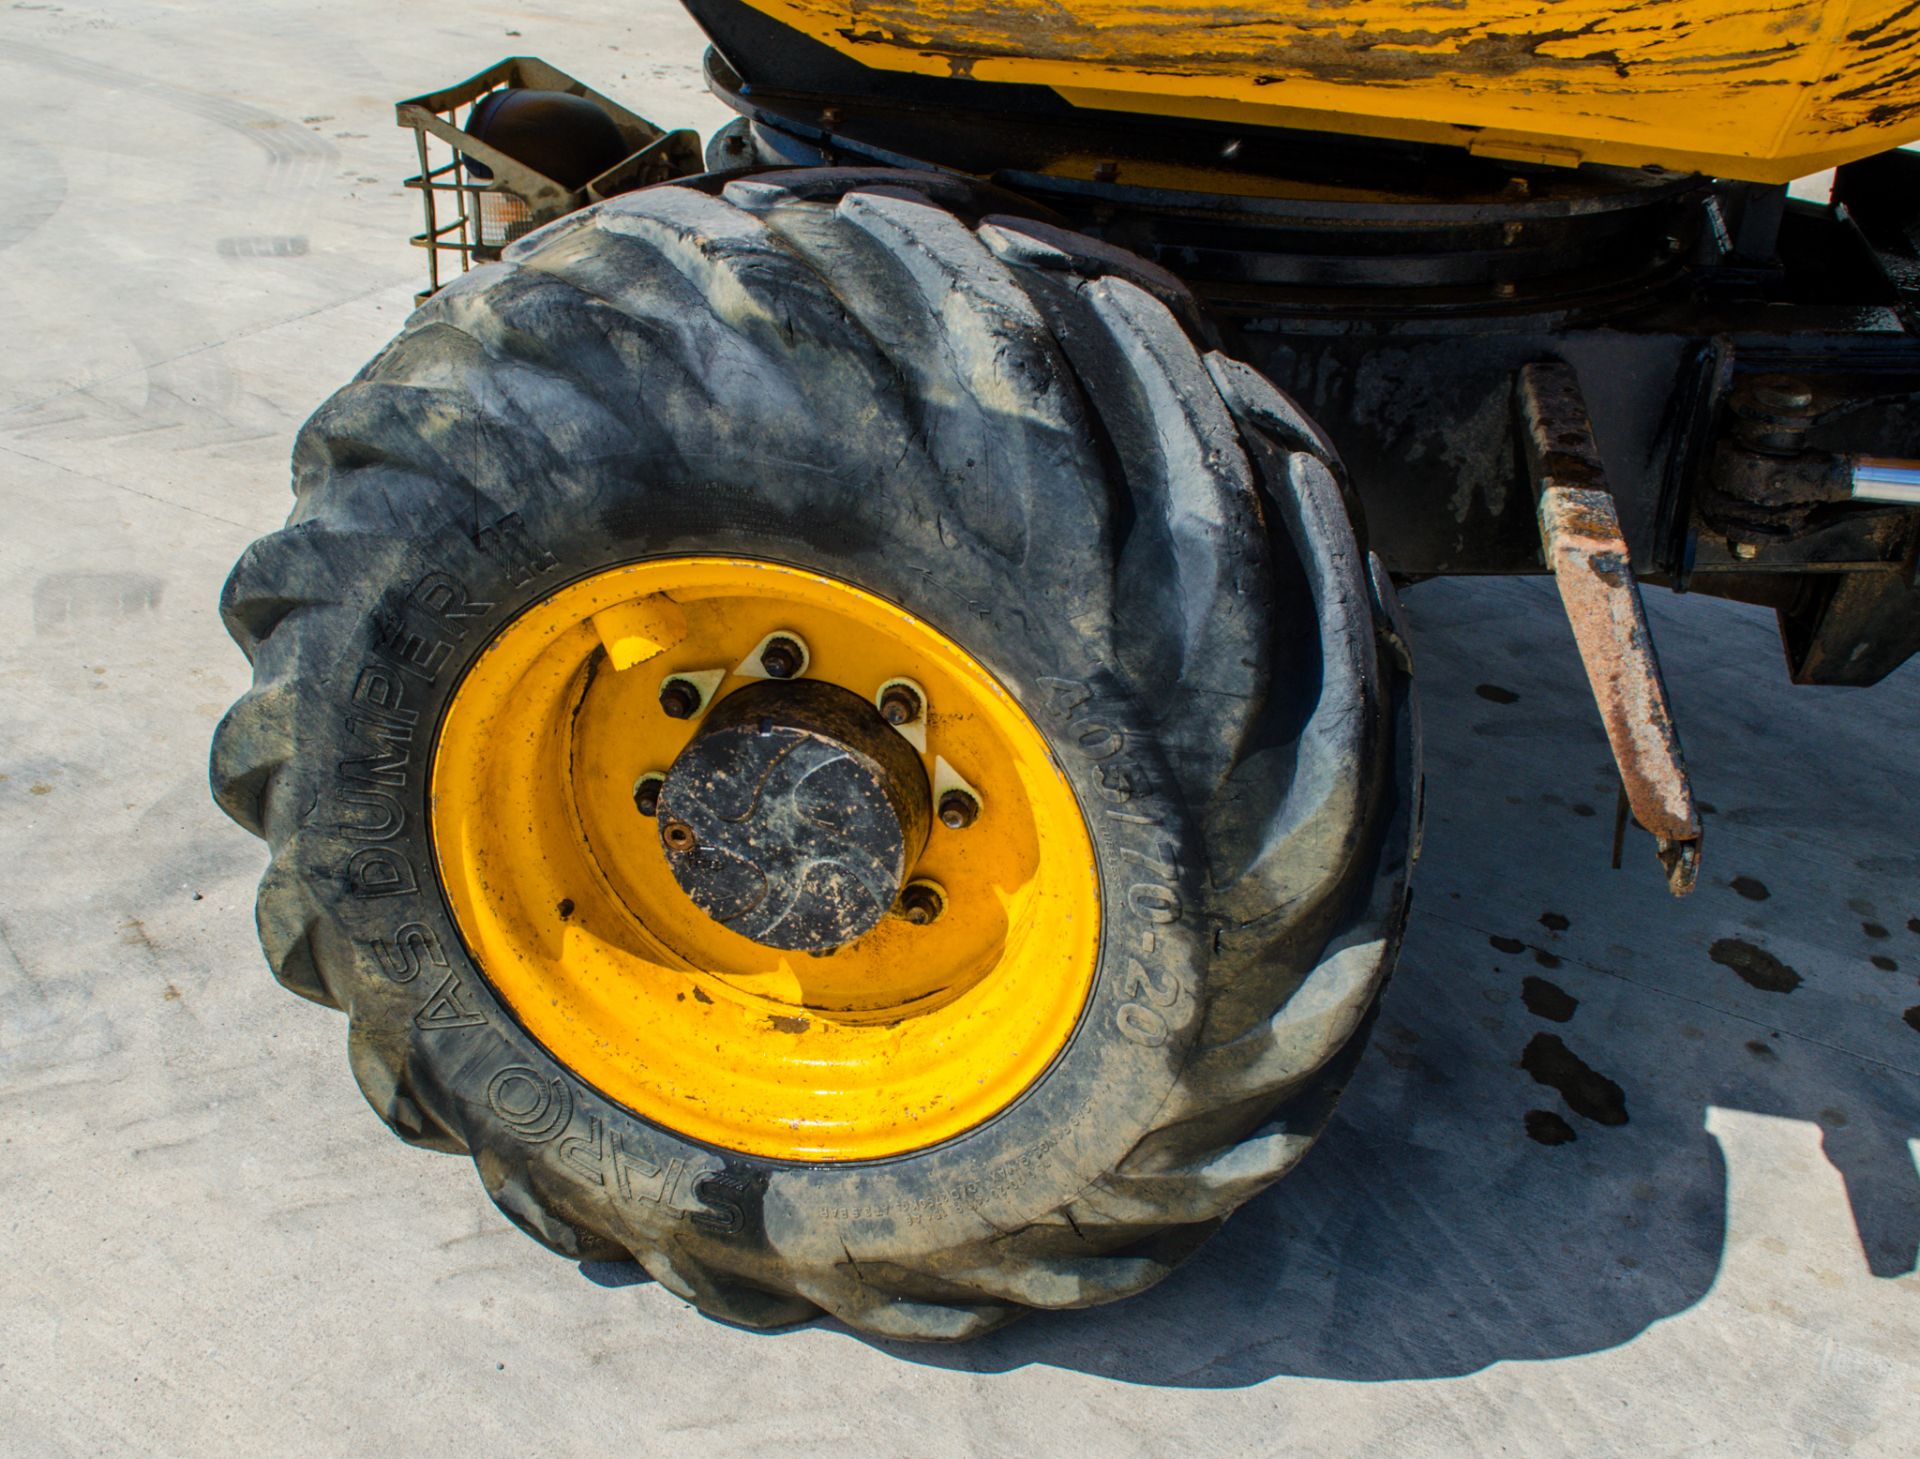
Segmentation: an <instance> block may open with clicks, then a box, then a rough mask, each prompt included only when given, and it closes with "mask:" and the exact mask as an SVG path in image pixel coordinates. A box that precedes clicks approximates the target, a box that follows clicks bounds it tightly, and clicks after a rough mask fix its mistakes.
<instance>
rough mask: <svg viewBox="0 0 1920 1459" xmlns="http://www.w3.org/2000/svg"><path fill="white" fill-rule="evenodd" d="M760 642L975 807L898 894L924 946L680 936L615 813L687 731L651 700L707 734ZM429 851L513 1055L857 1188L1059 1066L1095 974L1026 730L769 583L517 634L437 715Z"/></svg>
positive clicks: (933, 836)
mask: <svg viewBox="0 0 1920 1459" xmlns="http://www.w3.org/2000/svg"><path fill="white" fill-rule="evenodd" d="M784 634H791V635H794V636H795V637H797V638H798V639H800V640H801V641H802V642H803V643H804V644H805V646H806V650H807V653H808V663H807V667H806V669H805V673H806V676H807V677H808V678H812V679H819V680H824V681H826V682H828V683H832V684H837V685H840V686H842V687H844V688H847V689H850V690H852V691H854V692H856V693H858V694H860V695H861V696H862V697H863V698H868V699H870V700H871V699H873V698H875V697H876V696H877V695H878V694H879V693H880V691H881V689H882V687H883V686H885V685H886V684H888V683H889V682H891V681H894V680H897V679H903V678H904V679H909V680H911V681H912V682H913V683H914V684H915V685H916V686H917V687H918V688H919V690H920V691H921V692H922V693H923V694H924V703H925V714H924V716H923V718H922V720H921V721H920V722H919V723H918V725H917V726H911V725H910V726H908V727H906V730H905V731H904V732H906V733H908V735H909V738H910V739H916V738H917V739H918V740H919V741H920V743H917V744H916V746H915V748H916V749H917V750H919V751H920V752H921V754H922V757H923V763H924V765H925V767H926V770H927V773H928V777H929V781H930V782H931V783H932V786H933V791H934V794H935V795H936V796H937V795H938V794H939V793H940V790H941V787H942V785H943V784H953V783H956V782H957V783H961V784H964V785H965V786H966V787H968V788H969V789H971V790H973V791H974V792H976V793H977V795H978V804H979V813H978V816H977V819H975V821H974V822H973V823H972V824H971V825H969V826H966V827H965V828H963V829H957V830H956V829H949V828H948V827H945V826H943V825H941V824H940V823H939V822H938V821H937V820H936V821H935V823H934V825H933V828H932V831H931V833H930V835H929V837H928V840H927V844H926V849H925V851H924V853H923V854H922V855H921V856H920V857H919V859H918V861H917V862H916V863H915V865H914V867H913V868H912V871H911V873H910V875H911V877H912V878H913V879H914V880H916V881H918V880H926V881H931V882H933V883H935V884H936V885H937V886H938V888H939V889H940V891H941V892H942V893H943V894H944V898H945V906H944V910H943V911H942V912H941V914H940V916H939V917H938V919H937V920H935V921H933V922H932V923H930V924H928V925H916V924H914V923H911V922H909V921H908V920H906V919H905V918H903V917H900V916H889V917H887V918H886V919H885V920H883V921H882V922H881V923H880V925H879V926H878V927H876V928H874V929H873V930H872V931H871V932H869V933H867V934H866V935H865V936H863V937H861V938H859V939H858V940H857V941H854V942H851V943H848V944H846V945H845V946H842V947H841V948H839V949H838V950H837V952H836V953H835V954H834V955H832V956H828V957H815V956H809V955H808V954H805V953H799V952H783V951H780V950H777V949H775V948H771V947H766V946H762V945H761V944H760V943H757V942H754V941H752V940H750V939H748V938H747V937H744V936H741V935H740V934H739V933H737V932H734V931H732V930H730V929H729V928H727V927H724V926H722V925H721V924H720V923H719V922H716V921H714V920H712V919H711V918H710V917H708V915H707V914H706V913H705V912H703V911H702V910H701V909H700V907H698V906H697V905H696V904H695V903H694V901H693V900H692V899H691V898H690V897H689V896H688V895H687V893H686V892H685V891H683V890H682V889H681V887H680V884H679V883H678V882H677V881H676V880H675V879H674V876H673V874H672V871H671V869H670V867H669V864H668V860H667V854H666V852H665V850H664V849H663V847H662V845H661V839H660V830H659V827H658V825H657V823H656V822H655V821H654V820H651V819H649V818H647V817H646V816H644V815H643V814H642V813H641V812H640V810H639V809H637V808H636V795H635V792H636V787H637V785H638V784H639V782H640V781H641V780H642V779H643V778H644V777H646V776H648V775H650V774H656V773H660V772H664V771H665V770H667V768H668V767H669V766H670V765H671V764H672V763H673V761H674V760H675V758H676V757H677V756H678V755H679V754H680V752H681V751H682V750H683V749H684V748H685V747H686V745H687V744H688V742H689V741H690V740H691V738H692V737H693V735H694V733H695V732H696V729H697V727H698V723H699V718H698V717H697V716H696V717H695V718H692V719H675V718H671V717H669V716H668V715H667V714H666V713H664V712H663V710H662V708H661V697H660V696H661V690H662V686H663V685H664V684H665V683H666V681H667V680H668V679H669V678H676V677H679V678H685V679H687V680H690V681H693V682H695V683H697V684H699V685H701V686H702V688H703V691H704V692H705V693H706V694H707V696H708V697H707V702H706V704H705V705H704V706H703V711H710V710H711V708H712V706H713V705H714V704H717V703H718V702H720V701H721V700H723V699H724V698H725V697H726V696H727V695H729V694H731V693H734V692H737V691H738V690H739V689H740V688H742V687H744V686H746V685H748V684H751V683H754V682H755V680H754V679H753V678H752V677H749V676H748V675H750V674H751V664H752V662H753V660H752V658H751V655H752V654H753V652H754V651H755V649H756V648H757V647H758V646H760V645H762V644H763V643H765V642H766V641H767V640H768V639H769V637H770V636H772V635H784ZM743 666H744V667H746V668H747V670H748V674H743V673H742V672H741V669H742V667H743ZM916 727H917V728H918V730H919V732H920V733H919V734H918V736H915V735H914V734H913V733H912V731H913V730H914V729H915V728H916ZM431 826H432V836H433V845H434V853H435V856H436V859H437V861H438V864H439V869H440V876H441V880H442V883H443V885H444V886H445V888H446V891H447V897H448V901H449V903H450V905H451V907H452V911H453V916H454V921H455V923H456V924H457V926H458V927H459V930H460V934H461V936H462V938H463V939H464V940H465V942H466V945H467V948H468V950H469V951H470V952H471V953H472V954H473V956H474V959H475V961H476V962H477V963H478V965H479V967H480V969H481V972H482V973H483V974H484V975H485V977H486V979H487V981H488V982H489V983H490V984H491V985H492V987H493V988H494V990H495V991H496V992H497V993H498V994H499V995H500V997H501V998H502V999H503V1000H504V1001H505V1002H506V1004H507V1005H508V1006H509V1007H510V1008H511V1009H512V1011H513V1013H514V1015H515V1017H516V1018H518V1019H519V1021H520V1022H521V1024H522V1025H523V1026H524V1027H525V1028H526V1029H527V1031H528V1032H529V1033H530V1034H532V1035H533V1037H534V1038H536V1039H537V1040H539V1042H540V1043H541V1044H542V1045H543V1046H544V1047H545V1048H546V1049H547V1051H548V1052H549V1053H551V1054H552V1055H553V1056H554V1057H555V1058H556V1059H557V1060H559V1061H560V1062H561V1063H563V1064H565V1065H566V1066H567V1067H568V1068H569V1069H571V1070H572V1071H573V1072H574V1073H575V1074H577V1075H578V1076H579V1077H580V1078H581V1079H583V1080H585V1081H586V1082H587V1083H589V1084H591V1085H592V1086H594V1087H595V1088H596V1089H598V1090H600V1091H601V1092H602V1093H603V1094H605V1095H607V1096H608V1097H609V1098H611V1099H613V1100H615V1101H617V1102H619V1103H621V1104H623V1105H625V1106H627V1107H628V1108H629V1109H631V1110H633V1111H634V1112H635V1113H637V1114H639V1115H641V1116H643V1117H645V1118H647V1119H649V1120H652V1121H654V1122H656V1123H658V1124H660V1125H662V1126H665V1127H666V1128H668V1129H672V1130H675V1131H678V1132H680V1133H682V1134H684V1135H687V1136H689V1137H691V1138H693V1139H696V1140H700V1141H703V1142H706V1143H708V1144H712V1145H717V1146H721V1147H724V1148H727V1149H732V1150H739V1151H744V1152H746V1153H749V1154H754V1155H764V1156H771V1157H776V1158H783V1159H793V1160H814V1161H844V1160H869V1159H876V1158H879V1157H883V1156H888V1155H897V1154H900V1153H902V1152H904V1151H908V1150H916V1149H920V1148H923V1147H925V1146H928V1145H932V1144H937V1143H938V1142H940V1141H942V1140H945V1139H949V1138H951V1137H953V1136H955V1135H958V1134H960V1133H962V1132H964V1131H966V1130H969V1129H972V1128H974V1127H975V1126H977V1125H979V1124H980V1123H982V1122H983V1121H985V1120H987V1119H989V1118H991V1117H992V1116H993V1115H995V1114H996V1113H998V1112H999V1111H1000V1110H1002V1109H1004V1108H1006V1107H1007V1106H1008V1105H1009V1104H1011V1103H1012V1102H1013V1101H1014V1100H1015V1099H1017V1098H1018V1097H1019V1096H1020V1094H1021V1093H1022V1092H1023V1091H1024V1090H1025V1089H1027V1088H1028V1086H1030V1085H1031V1084H1032V1083H1033V1081H1034V1080H1035V1079H1036V1078H1038V1077H1039V1076H1040V1074H1041V1073H1043V1072H1044V1071H1045V1069H1046V1068H1047V1066H1048V1065H1049V1064H1050V1063H1051V1062H1052V1061H1053V1059H1054V1057H1055V1055H1057V1054H1058V1053H1059V1051H1060V1050H1061V1049H1062V1048H1063V1047H1064V1046H1065V1044H1066V1041H1067V1039H1068V1038H1069V1037H1070V1036H1071V1034H1072V1032H1073V1029H1074V1026H1075V1024H1076V1023H1077V1022H1078V1020H1079V1017H1080V1013H1081V1010H1082V1008H1083V1007H1084V1006H1085V1004H1086V1000H1087V995H1088V992H1089V990H1090V988H1091V986H1092V982H1093V975H1094V969H1095V965H1096V963H1097V961H1098V956H1099V941H1100V911H1099V906H1100V904H1099V885H1098V879H1097V876H1096V873H1095V869H1094V861H1093V849H1092V844H1091V842H1090V841H1089V839H1088V835H1087V829H1086V823H1085V821H1084V819H1083V818H1082V816H1081V814H1080V809H1079V805H1078V803H1077V802H1076V800H1075V798H1074V795H1073V792H1072V790H1071V789H1070V788H1069V786H1068V785H1067V782H1066V780H1065V779H1064V777H1063V776H1062V775H1061V773H1060V771H1059V768H1058V766H1057V765H1056V764H1055V763H1054V760H1053V757H1052V755H1051V754H1050V753H1049V752H1048V749H1047V745H1046V742H1045V741H1044V740H1043V739H1042V738H1041V736H1040V733H1039V731H1038V730H1037V729H1036V728H1035V727H1034V724H1033V722H1032V721H1031V720H1030V719H1029V718H1028V717H1027V716H1026V714H1025V713H1024V712H1023V711H1022V710H1021V709H1020V707H1019V706H1018V705H1017V704H1016V703H1015V702H1014V701H1013V699H1012V697H1011V696H1010V695H1009V694H1008V693H1007V691H1006V690H1005V689H1003V688H1002V687H1001V686H1000V684H999V683H998V682H997V681H996V680H995V679H994V678H993V676H992V675H991V674H989V673H988V672H987V671H986V669H985V668H983V667H982V666H981V665H980V664H979V663H978V662H977V661H976V660H975V659H973V658H972V657H971V656H970V655H968V654H967V653H966V652H965V651H964V650H963V649H961V648H960V647H959V646H958V645H956V644H954V643H953V642H952V641H951V640H949V639H948V638H946V637H945V636H944V635H943V634H941V633H939V632H937V631H936V630H934V629H933V628H931V627H929V626H928V625H927V624H925V623H922V622H920V621H919V620H918V619H916V618H914V617H912V616H911V615H909V614H907V613H905V612H903V611H902V610H900V609H899V608H897V607H895V606H894V605H892V604H890V603H887V602H884V601H883V600H881V599H879V598H877V597H874V596H873V595H872V594H870V593H867V592H864V591H862V590H861V589H859V588H856V587H853V586H851V585H849V584H847V583H843V582H838V581H836V580H834V579H831V578H827V577H823V576H821V575H819V574H817V573H810V572H802V571H799V570H797V569H794V568H789V567H782V566H778V565H776V564H772V563H764V562H754V561H749V560H743V559H736V558H670V559H659V560H655V561H650V562H643V563H636V564H633V565H631V566H628V567H622V568H616V569H613V570H610V571H607V572H602V573H599V574H596V575H595V576H593V577H590V578H587V579H585V580H583V581H581V582H578V583H575V584H573V585H572V586H570V587H567V588H565V589H562V590H561V591H560V592H558V593H556V594H554V595H553V596H552V597H550V598H547V599H545V600H544V601H542V602H540V603H537V604H535V605H534V606H533V607H531V608H529V609H528V610H527V611H526V612H524V613H522V614H521V615H520V616H519V617H518V618H516V619H515V620H514V621H513V622H512V623H510V624H509V625H508V626H507V627H506V629H505V630H504V631H502V632H501V634H500V635H499V636H498V638H496V639H495V640H494V642H493V643H492V644H491V645H490V646H489V647H488V648H487V649H486V651H485V652H484V653H483V654H482V655H481V656H480V658H479V660H478V661H477V662H476V663H475V664H474V665H473V667H472V668H471V669H470V670H469V671H468V673H467V675H466V677H465V678H464V679H463V680H462V681H461V684H460V686H459V689H458V690H457V692H456V693H455V695H454V698H453V702H452V704H451V705H450V706H449V708H448V710H447V714H446V718H445V720H444V721H443V723H442V725H441V729H440V734H439V740H438V743H437V745H436V746H435V749H434V758H433V773H432V807H431Z"/></svg>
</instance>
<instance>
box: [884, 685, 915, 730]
mask: <svg viewBox="0 0 1920 1459" xmlns="http://www.w3.org/2000/svg"><path fill="white" fill-rule="evenodd" d="M921 708H922V705H921V702H920V696H919V695H918V694H916V693H915V692H914V689H913V686H912V685H911V684H889V685H888V686H887V691H886V693H884V694H882V695H881V696H880V717H881V718H882V719H884V720H886V722H887V723H888V724H891V725H903V724H912V723H913V722H914V721H915V720H916V719H918V718H919V717H920V710H921Z"/></svg>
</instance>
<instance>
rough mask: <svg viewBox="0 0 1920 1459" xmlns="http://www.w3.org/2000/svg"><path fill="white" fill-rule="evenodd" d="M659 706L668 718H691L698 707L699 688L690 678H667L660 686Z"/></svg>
mask: <svg viewBox="0 0 1920 1459" xmlns="http://www.w3.org/2000/svg"><path fill="white" fill-rule="evenodd" d="M660 708H661V709H663V710H665V711H666V714H667V717H668V718H669V719H691V718H693V715H694V712H695V711H696V710H698V709H699V708H700V690H699V688H698V686H696V685H695V684H694V683H693V682H692V681H691V680H687V679H669V680H667V682H666V683H664V684H662V685H661V686H660Z"/></svg>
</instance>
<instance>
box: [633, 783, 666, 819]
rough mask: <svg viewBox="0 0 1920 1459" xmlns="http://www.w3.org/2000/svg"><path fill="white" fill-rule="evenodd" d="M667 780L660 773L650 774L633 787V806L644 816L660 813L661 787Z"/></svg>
mask: <svg viewBox="0 0 1920 1459" xmlns="http://www.w3.org/2000/svg"><path fill="white" fill-rule="evenodd" d="M665 784H666V782H665V781H664V780H662V779H661V778H660V777H659V776H658V775H649V776H646V777H645V778H644V779H642V780H641V781H640V783H639V784H638V785H636V786H634V788H633V808H634V809H635V810H637V811H638V812H640V814H641V815H643V816H657V815H659V814H660V787H661V786H662V785H665Z"/></svg>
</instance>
